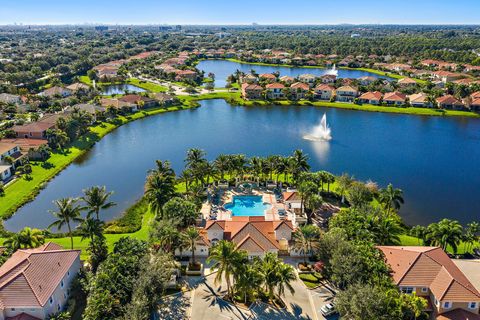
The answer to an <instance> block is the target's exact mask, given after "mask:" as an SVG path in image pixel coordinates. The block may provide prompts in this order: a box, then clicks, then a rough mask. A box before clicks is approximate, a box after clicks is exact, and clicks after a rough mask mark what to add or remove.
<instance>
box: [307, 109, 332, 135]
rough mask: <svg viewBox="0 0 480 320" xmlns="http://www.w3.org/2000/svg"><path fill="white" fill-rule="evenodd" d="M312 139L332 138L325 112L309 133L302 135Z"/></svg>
mask: <svg viewBox="0 0 480 320" xmlns="http://www.w3.org/2000/svg"><path fill="white" fill-rule="evenodd" d="M303 138H304V139H306V140H312V141H330V140H332V129H331V128H330V127H329V126H328V124H327V114H326V113H324V114H323V117H322V119H321V120H320V123H319V124H318V125H316V126H315V127H314V128H313V130H312V131H311V133H309V134H307V135H305V136H304V137H303Z"/></svg>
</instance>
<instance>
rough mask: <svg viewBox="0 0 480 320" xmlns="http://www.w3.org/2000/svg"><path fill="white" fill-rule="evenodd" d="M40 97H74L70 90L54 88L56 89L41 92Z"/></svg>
mask: <svg viewBox="0 0 480 320" xmlns="http://www.w3.org/2000/svg"><path fill="white" fill-rule="evenodd" d="M39 95H40V96H44V97H49V98H51V97H62V98H66V97H68V96H71V95H72V90H69V89H67V88H62V87H58V86H54V87H51V88H48V89H46V90H44V91H42V92H40V93H39Z"/></svg>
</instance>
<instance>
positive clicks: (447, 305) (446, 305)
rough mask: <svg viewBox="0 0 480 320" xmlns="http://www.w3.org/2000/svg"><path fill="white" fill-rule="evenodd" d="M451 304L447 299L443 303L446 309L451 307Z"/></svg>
mask: <svg viewBox="0 0 480 320" xmlns="http://www.w3.org/2000/svg"><path fill="white" fill-rule="evenodd" d="M450 306H451V305H450V302H448V301H445V302H444V303H443V307H444V308H445V309H448V308H450Z"/></svg>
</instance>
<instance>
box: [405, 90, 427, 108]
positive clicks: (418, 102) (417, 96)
mask: <svg viewBox="0 0 480 320" xmlns="http://www.w3.org/2000/svg"><path fill="white" fill-rule="evenodd" d="M408 101H409V102H410V105H411V106H412V107H417V108H423V107H427V108H431V107H433V104H432V102H430V101H429V99H428V95H427V94H426V93H423V92H419V93H414V94H412V95H409V96H408Z"/></svg>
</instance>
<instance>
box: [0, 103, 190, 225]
mask: <svg viewBox="0 0 480 320" xmlns="http://www.w3.org/2000/svg"><path fill="white" fill-rule="evenodd" d="M190 107H193V105H191V106H175V107H169V108H154V109H149V110H145V111H140V112H137V113H134V114H131V115H128V116H126V117H124V116H120V117H118V118H117V121H119V123H118V124H112V123H101V124H98V125H96V126H93V127H91V128H90V132H89V133H88V134H86V135H84V136H82V137H80V138H79V139H78V140H76V141H75V142H74V143H72V144H71V145H70V146H69V147H68V148H67V149H66V151H65V152H64V153H53V154H52V155H51V157H50V158H49V159H48V160H47V162H46V164H43V166H42V163H36V162H32V174H31V178H32V179H31V180H26V179H24V178H20V179H17V180H15V181H14V182H13V183H11V184H9V185H8V186H6V187H5V195H4V196H3V197H1V198H0V199H1V201H0V217H1V218H2V219H6V218H8V217H10V216H11V215H13V214H14V213H15V211H16V210H17V209H18V208H19V207H20V206H22V205H23V204H25V203H27V202H29V201H32V200H33V199H34V197H35V196H36V195H37V193H38V192H39V191H40V189H41V188H42V186H44V184H45V183H47V182H48V181H49V180H50V179H52V178H53V177H54V176H55V175H57V174H58V173H59V172H60V171H62V170H63V169H64V168H65V167H67V166H68V165H69V164H70V163H72V162H73V161H74V160H75V159H76V158H77V157H78V156H80V155H81V154H83V153H84V152H86V151H87V150H88V149H90V148H91V147H92V146H93V145H94V144H95V143H96V142H97V141H99V140H100V139H101V138H102V137H104V136H105V135H106V134H108V133H109V132H111V131H112V130H114V129H116V128H117V127H119V126H121V125H122V124H125V123H127V122H130V121H134V120H137V119H141V118H144V117H147V116H151V115H155V114H160V113H164V112H169V111H177V110H182V109H187V108H190Z"/></svg>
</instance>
